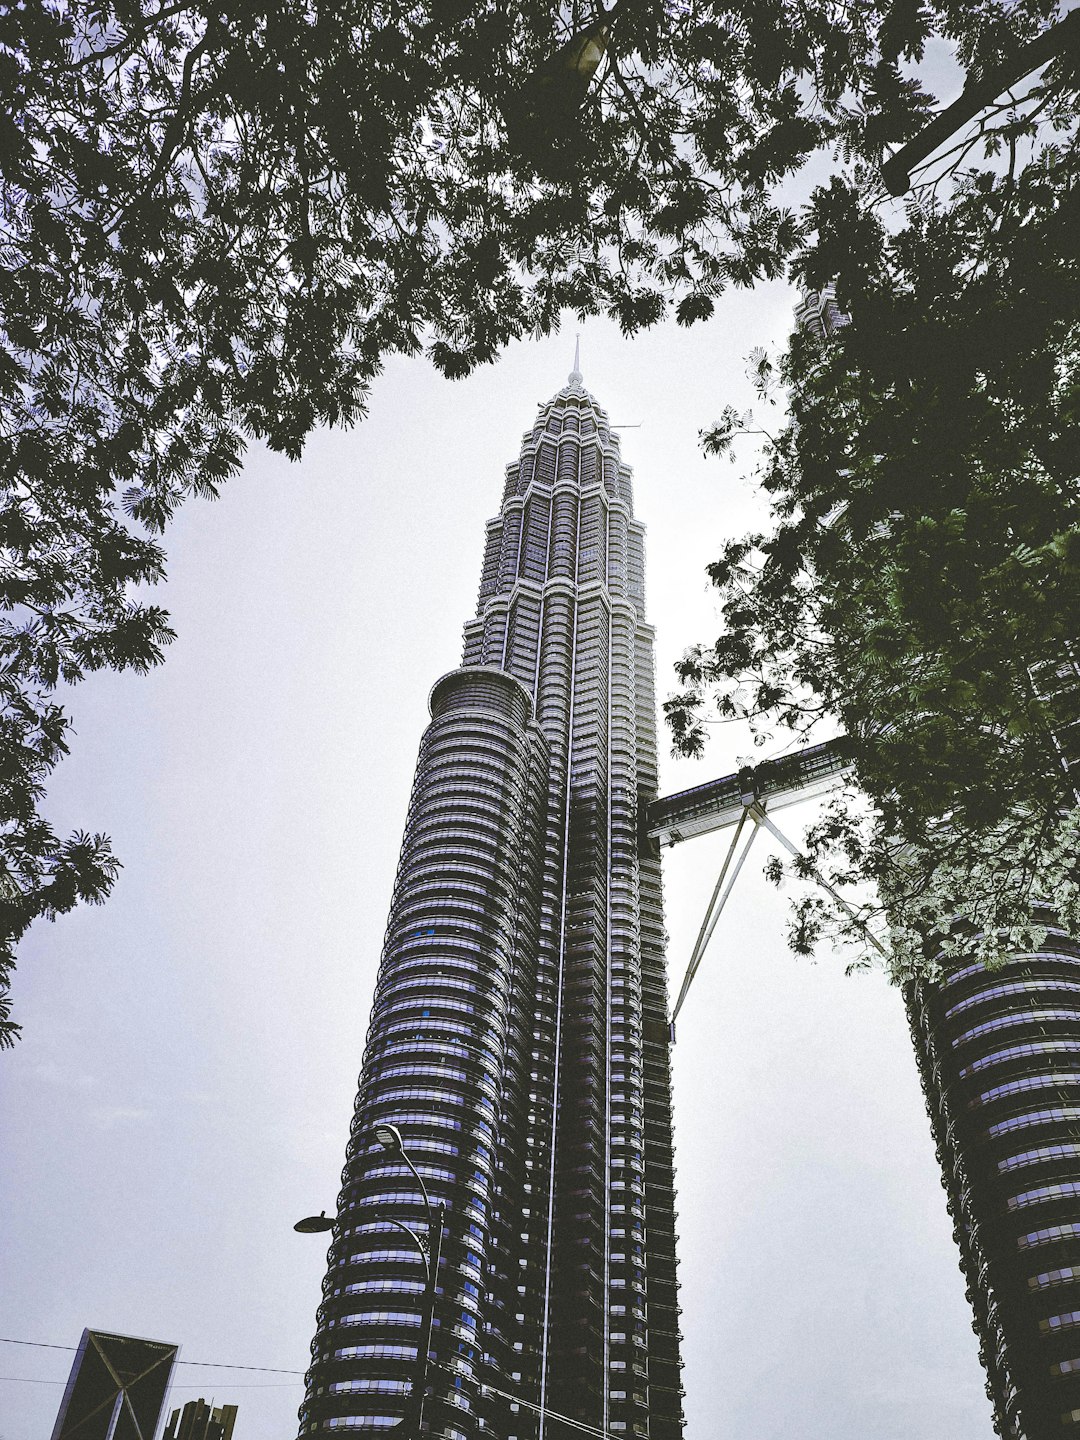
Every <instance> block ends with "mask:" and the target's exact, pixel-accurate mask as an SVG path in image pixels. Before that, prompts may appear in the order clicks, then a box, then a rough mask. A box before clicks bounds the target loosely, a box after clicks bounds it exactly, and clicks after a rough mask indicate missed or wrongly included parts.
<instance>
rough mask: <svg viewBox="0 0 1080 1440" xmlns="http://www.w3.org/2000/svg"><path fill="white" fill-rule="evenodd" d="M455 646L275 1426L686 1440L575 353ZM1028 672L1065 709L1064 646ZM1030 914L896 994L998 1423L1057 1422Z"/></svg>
mask: <svg viewBox="0 0 1080 1440" xmlns="http://www.w3.org/2000/svg"><path fill="white" fill-rule="evenodd" d="M463 660H464V663H463V665H462V667H461V668H460V669H458V670H455V671H452V672H451V673H450V674H449V675H445V676H444V677H443V678H442V679H441V680H440V681H439V682H438V683H437V684H436V685H435V687H434V689H433V690H432V692H431V716H432V719H431V724H430V726H429V727H428V729H427V731H426V733H425V735H424V737H423V740H422V741H421V745H420V757H419V761H418V763H417V769H416V778H415V782H414V785H413V791H412V798H411V801H410V805H409V812H408V818H407V822H406V827H405V837H404V841H403V845H402V850H401V858H400V862H399V866H398V873H397V881H396V884H395V888H394V894H393V899H392V902H391V908H390V918H389V923H388V927H387V932H386V942H385V946H384V949H383V954H382V961H381V966H380V970H379V977H378V983H377V988H376V994H375V1004H374V1008H373V1011H372V1018H371V1026H370V1029H369V1032H368V1037H367V1045H366V1049H365V1053H364V1065H363V1073H362V1075H361V1080H360V1093H359V1096H358V1098H357V1102H356V1113H355V1118H354V1121H353V1127H352V1138H351V1140H350V1142H349V1147H348V1156H347V1163H346V1166H345V1170H344V1173H343V1177H342V1178H343V1188H342V1191H341V1194H340V1196H339V1200H338V1212H337V1221H336V1227H335V1237H334V1243H333V1245H332V1246H331V1249H330V1255H329V1267H328V1271H327V1275H326V1279H325V1281H324V1284H323V1301H322V1305H321V1306H320V1309H319V1318H318V1330H317V1333H316V1336H315V1340H314V1342H313V1344H312V1364H311V1368H310V1370H309V1371H308V1374H307V1393H306V1397H305V1400H304V1404H303V1407H302V1409H301V1412H300V1421H301V1429H300V1434H301V1436H308V1435H313V1434H328V1433H330V1432H331V1431H336V1430H352V1431H362V1432H368V1433H374V1432H378V1431H390V1430H394V1429H397V1434H398V1436H399V1437H401V1440H414V1437H415V1435H416V1433H417V1430H418V1428H419V1419H420V1417H419V1415H418V1399H419V1396H420V1394H421V1393H423V1392H424V1391H425V1390H426V1392H427V1397H428V1398H427V1399H426V1401H425V1402H424V1404H425V1408H424V1413H423V1417H422V1418H423V1432H424V1433H425V1434H430V1435H432V1436H439V1437H441V1440H484V1437H491V1440H546V1437H550V1440H569V1437H570V1436H572V1435H574V1434H577V1435H588V1434H593V1435H603V1436H608V1437H620V1436H623V1435H625V1436H627V1437H639V1440H679V1437H680V1436H681V1434H682V1425H683V1420H682V1400H681V1397H682V1391H681V1388H680V1369H679V1329H678V1315H679V1310H678V1306H677V1303H676V1280H675V1234H674V1218H675V1217H674V1210H673V1200H674V1191H673V1188H672V1184H673V1171H672V1163H673V1161H672V1136H671V1089H670V1069H669V1030H668V1023H667V1020H668V1005H667V990H666V980H665V968H664V926H663V913H662V905H661V893H660V863H659V859H658V857H657V853H656V850H655V848H654V846H653V843H652V842H651V841H649V839H648V838H647V835H648V832H649V831H650V830H652V832H653V833H654V834H655V833H658V831H657V827H656V824H655V823H653V822H654V821H655V819H656V815H657V814H658V813H659V812H660V811H662V810H664V806H659V807H656V806H654V807H653V817H652V820H650V818H649V814H648V811H649V807H650V805H651V804H652V802H653V801H654V800H655V796H656V788H657V767H656V709H655V697H654V688H653V632H652V630H651V628H650V627H649V625H648V624H647V623H646V620H645V586H644V535H643V527H642V525H641V524H640V522H638V521H637V520H635V518H634V514H633V500H632V494H631V477H630V471H629V469H628V468H627V466H625V465H624V464H623V463H622V461H621V459H620V456H619V443H618V438H617V436H616V435H614V434H613V433H612V431H611V428H610V426H609V423H608V417H607V415H606V413H605V412H604V411H603V410H602V409H601V408H600V407H599V406H598V405H597V403H596V401H595V400H594V399H593V398H592V396H591V395H589V394H588V392H587V391H586V390H585V389H584V388H583V385H582V380H581V375H580V374H579V373H578V371H577V369H576V368H575V370H574V371H573V372H572V374H571V375H570V380H569V384H568V385H567V386H566V387H565V388H564V389H563V390H560V391H559V393H558V394H557V395H556V396H555V397H554V399H553V400H551V401H550V402H549V403H548V404H546V405H544V406H541V407H540V410H539V413H538V415H537V418H536V421H535V423H534V425H533V428H532V430H531V431H530V432H529V433H528V434H527V435H526V436H525V439H524V443H523V445H522V449H521V455H520V458H519V459H518V461H517V463H516V464H514V465H511V466H509V467H508V469H507V475H506V486H505V490H504V494H503V502H502V509H501V511H500V513H499V515H498V516H497V517H496V518H495V519H494V520H492V521H490V522H489V524H488V533H487V543H486V546H485V550H484V563H483V573H482V576H481V583H480V603H479V607H478V613H477V616H476V618H475V619H474V620H472V621H470V622H469V623H468V624H467V625H466V627H465V652H464V657H463ZM1044 663H1047V664H1049V663H1050V661H1049V660H1047V661H1046V662H1044ZM1052 669H1053V674H1052V676H1051V682H1052V688H1053V689H1054V690H1055V691H1060V692H1061V693H1063V694H1068V695H1070V696H1080V659H1078V658H1076V657H1075V656H1071V655H1070V656H1065V657H1061V658H1060V662H1058V661H1056V660H1055V661H1053V664H1052ZM1074 708H1075V707H1074ZM1078 736H1080V719H1077V720H1076V722H1075V723H1074V725H1073V728H1072V729H1071V730H1070V731H1069V732H1068V735H1066V734H1065V732H1064V731H1062V733H1061V735H1059V736H1058V739H1059V741H1060V742H1061V746H1062V747H1063V748H1062V754H1065V755H1067V757H1069V763H1070V764H1072V765H1074V766H1075V769H1076V772H1077V774H1078V775H1080V740H1078V738H1077V737H1078ZM1069 737H1071V738H1069ZM729 780H730V782H731V783H730V784H728V782H726V781H724V782H716V783H715V784H714V785H711V786H706V787H702V789H701V794H699V793H698V791H693V792H687V794H688V796H689V798H690V800H692V801H694V802H695V803H697V802H698V801H700V800H701V795H705V794H712V792H713V791H714V790H715V791H717V793H722V794H726V793H727V790H730V789H731V788H732V786H734V791H733V793H734V794H735V796H736V797H738V796H739V794H740V791H741V790H745V789H746V785H745V784H743V783H741V777H737V776H732V777H729ZM1078 783H1080V782H1078ZM680 799H681V797H671V798H669V800H668V801H667V802H665V805H666V806H667V809H668V810H670V809H671V808H672V807H673V806H674V808H675V809H676V810H678V809H679V808H680V805H679V802H680ZM753 799H754V797H753V796H752V795H747V796H744V797H743V802H742V803H743V804H747V803H750V802H751V801H753ZM682 808H685V807H682ZM691 808H693V807H691ZM1045 919H1046V923H1047V933H1046V938H1045V941H1044V942H1043V943H1042V944H1041V945H1040V946H1039V947H1037V948H1036V949H1034V950H1033V951H1032V952H1031V953H1028V954H1025V955H1017V956H1015V957H1014V958H1013V959H1012V960H1011V961H1010V962H1009V963H1008V965H1006V966H1005V967H1004V969H1003V970H1000V971H997V972H988V971H984V970H983V969H982V967H981V966H979V965H966V966H961V967H959V968H957V967H955V966H953V967H951V968H949V966H948V962H947V961H945V962H944V963H945V965H946V969H947V973H946V975H945V977H944V979H943V980H942V982H941V983H939V984H929V983H927V982H919V983H918V984H914V985H910V986H909V987H908V989H907V994H906V999H907V1003H908V1013H909V1020H910V1025H911V1033H912V1039H913V1042H914V1046H915V1052H916V1059H917V1061H918V1064H919V1068H920V1073H921V1076H922V1081H923V1086H924V1090H925V1093H926V1098H927V1106H928V1109H929V1112H930V1118H931V1122H932V1128H933V1133H934V1138H935V1141H936V1144H937V1151H938V1157H939V1160H940V1161H941V1165H942V1170H943V1184H944V1186H945V1189H946V1192H947V1198H948V1205H949V1209H950V1211H951V1214H952V1216H953V1220H954V1224H955V1231H954V1233H955V1236H956V1240H957V1244H958V1247H959V1252H960V1260H961V1267H962V1269H963V1271H964V1273H965V1277H966V1280H967V1287H968V1295H969V1298H970V1300H971V1302H972V1306H973V1310H974V1328H975V1329H976V1332H977V1334H978V1337H979V1342H980V1351H981V1356H982V1361H983V1365H984V1367H985V1370H986V1374H987V1392H988V1395H989V1398H990V1400H991V1404H992V1407H993V1413H994V1425H995V1428H996V1429H997V1431H998V1433H999V1434H1000V1435H1001V1436H1002V1437H1004V1440H1057V1437H1059V1436H1060V1437H1067V1436H1069V1435H1078V1434H1080V945H1078V944H1077V942H1076V939H1075V938H1074V937H1071V936H1068V935H1065V934H1062V932H1061V931H1060V929H1059V928H1058V927H1057V926H1056V924H1055V921H1054V917H1053V916H1052V915H1050V914H1049V913H1047V915H1046V916H1045ZM421 1241H424V1245H421V1244H420V1242H421ZM433 1273H434V1274H435V1279H436V1285H435V1293H434V1296H432V1290H431V1286H430V1285H429V1283H428V1281H429V1276H431V1275H432V1274H433ZM429 1327H430V1344H429V1343H428V1342H429ZM397 1427H400V1428H397Z"/></svg>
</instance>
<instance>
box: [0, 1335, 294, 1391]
mask: <svg viewBox="0 0 1080 1440" xmlns="http://www.w3.org/2000/svg"><path fill="white" fill-rule="evenodd" d="M0 1345H29V1346H31V1347H32V1348H33V1349H35V1350H77V1349H78V1348H79V1347H78V1346H77V1345H52V1344H50V1343H49V1342H48V1341H47V1340H11V1339H9V1338H8V1337H7V1336H4V1335H0ZM176 1364H177V1365H194V1366H195V1367H196V1369H199V1370H257V1371H258V1372H259V1373H260V1374H263V1375H303V1374H305V1373H306V1372H305V1371H303V1370H282V1369H279V1368H278V1367H277V1366H274V1365H225V1364H223V1363H222V1362H221V1361H220V1360H177V1361H176ZM57 1383H62V1382H57ZM180 1388H185V1389H186V1388H187V1387H186V1386H185V1387H180ZM196 1388H197V1387H196Z"/></svg>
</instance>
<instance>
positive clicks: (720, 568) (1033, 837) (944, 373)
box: [668, 91, 1080, 974]
mask: <svg viewBox="0 0 1080 1440" xmlns="http://www.w3.org/2000/svg"><path fill="white" fill-rule="evenodd" d="M1054 103H1055V113H1054V117H1053V118H1054V121H1055V123H1056V124H1057V125H1059V126H1060V127H1061V130H1062V132H1064V134H1067V135H1068V136H1069V138H1070V139H1072V138H1074V137H1073V135H1072V132H1073V131H1074V129H1075V122H1076V117H1077V112H1076V108H1075V104H1074V97H1070V96H1069V95H1068V94H1067V93H1065V92H1064V91H1060V92H1059V93H1058V94H1057V96H1056V98H1055V102H1054ZM1043 141H1044V143H1043V144H1042V145H1040V146H1037V147H1035V148H1033V149H1031V150H1030V153H1029V154H1028V157H1027V159H1026V161H1018V162H1017V163H1015V164H1013V165H1012V166H1011V167H1010V168H1008V169H1006V168H1005V167H1003V166H999V167H997V168H995V169H990V168H983V169H972V170H965V171H964V172H963V173H962V174H959V175H957V176H954V177H953V178H952V186H951V189H950V191H949V193H948V195H942V196H939V197H938V198H935V197H933V196H932V195H926V194H923V195H921V196H917V197H916V199H915V200H914V201H913V203H911V204H910V206H909V207H908V210H907V214H906V218H905V219H904V221H903V223H902V224H900V225H899V226H896V227H894V228H888V227H887V225H886V223H885V222H884V220H883V219H882V218H881V217H880V216H879V215H877V214H875V213H874V212H873V211H872V210H870V209H868V208H867V207H865V206H864V205H863V204H862V202H861V198H860V196H859V195H858V194H856V193H855V192H854V190H853V189H852V188H851V187H850V186H849V185H848V184H847V183H846V182H845V181H844V180H843V179H842V178H840V177H837V178H834V179H833V181H832V182H831V184H830V186H828V187H827V188H824V189H822V190H820V191H819V192H818V193H817V194H816V195H815V197H814V200H813V203H812V206H811V210H812V225H813V227H814V230H815V241H814V243H812V244H811V245H810V246H808V247H807V249H806V251H805V252H804V254H803V255H802V256H800V257H799V260H798V262H797V263H798V269H799V271H800V272H801V274H802V275H803V276H804V278H805V280H806V282H807V283H808V284H810V285H812V286H815V287H819V286H821V285H822V284H823V282H824V281H825V280H826V279H828V280H835V283H836V292H837V301H838V303H839V305H840V306H841V308H842V309H843V310H844V311H845V312H846V313H847V315H848V316H850V323H849V324H847V325H846V326H844V327H843V328H838V329H837V330H836V331H835V333H834V335H833V336H832V338H831V339H829V340H827V341H823V340H822V339H821V338H820V337H818V336H815V335H814V334H813V333H810V332H805V331H804V332H802V333H799V334H797V335H796V336H794V337H793V339H792V342H791V346H790V349H789V351H788V353H787V355H786V356H785V358H784V359H783V361H782V366H781V368H782V374H783V379H784V381H785V383H786V385H787V387H788V393H789V401H790V415H789V420H788V423H787V424H786V426H784V427H782V428H779V429H778V433H777V434H776V436H775V437H772V438H770V439H769V440H768V441H767V442H766V444H765V449H764V456H765V458H764V464H763V469H762V472H761V476H762V480H763V483H764V485H765V487H766V489H767V490H768V491H769V492H770V493H771V495H772V499H773V505H774V516H775V525H774V528H773V529H772V530H771V531H769V532H768V533H762V534H758V535H753V536H747V537H744V538H742V539H740V540H738V541H733V542H731V543H729V544H728V545H727V546H726V547H725V548H724V550H723V552H722V553H721V555H720V557H719V558H718V560H717V561H716V563H715V564H714V565H713V566H712V567H711V571H710V574H711V578H712V580H713V582H714V583H715V585H716V586H717V588H718V590H719V592H720V594H721V596H722V597H723V598H722V607H723V617H724V632H723V634H722V635H721V636H720V638H719V639H718V640H717V641H716V642H715V643H714V644H713V645H711V646H700V647H697V648H696V649H694V650H692V651H691V652H689V653H688V654H687V655H686V656H685V658H684V660H683V662H682V664H681V666H680V674H681V679H682V680H683V682H684V688H683V690H682V692H681V693H680V694H679V695H677V696H675V697H674V698H673V699H672V700H671V701H669V702H668V716H669V720H670V722H671V725H672V730H673V734H674V737H675V740H676V743H677V745H678V746H679V748H681V749H682V750H684V751H687V752H694V751H697V750H700V748H701V746H702V744H703V741H704V737H705V734H706V725H707V713H706V700H707V699H708V698H709V697H710V695H712V697H713V698H714V700H715V704H716V707H717V709H718V711H719V714H720V715H722V716H742V717H744V718H745V717H748V718H750V719H751V720H752V721H753V722H754V724H755V726H756V727H757V728H758V730H759V733H760V734H761V735H762V736H764V735H766V734H769V733H774V732H775V729H776V727H780V729H781V730H785V729H786V730H790V731H793V732H796V733H802V732H804V731H806V730H808V729H809V728H811V727H812V726H813V725H814V724H815V723H816V722H817V721H818V720H819V719H821V718H823V717H828V718H829V720H830V722H832V723H835V721H836V720H839V722H840V723H841V724H842V726H843V727H844V729H845V731H846V732H847V733H848V735H849V736H850V737H851V741H852V745H853V752H854V755H855V759H856V770H857V776H858V780H859V783H860V785H861V787H862V789H863V791H864V792H865V794H867V795H868V796H869V797H870V798H871V800H872V801H873V804H874V807H875V808H874V813H873V815H872V816H860V815H858V814H857V812H856V811H854V810H853V809H852V808H851V806H850V804H848V803H845V804H844V805H841V806H839V807H834V808H833V809H832V810H831V811H830V812H829V814H828V816H827V817H826V819H825V820H823V821H822V822H821V824H820V825H818V826H817V827H815V828H814V830H812V832H811V834H810V837H809V852H808V853H809V854H810V857H811V858H812V859H813V860H814V862H815V863H816V864H819V865H821V864H824V863H825V861H826V860H828V861H829V862H830V863H831V864H832V866H833V870H832V876H833V879H834V880H837V881H840V882H847V883H855V884H857V883H859V882H862V881H867V880H869V881H872V882H873V883H874V885H875V887H876V894H877V899H873V898H872V899H870V900H867V902H866V904H865V905H864V906H863V908H862V910H861V912H860V914H861V919H862V920H866V919H867V918H868V917H871V916H873V915H874V914H879V915H880V916H881V918H882V919H883V920H884V921H885V923H886V924H887V926H888V928H889V930H890V932H891V934H890V938H891V942H892V945H893V947H894V950H895V953H896V955H897V965H898V969H899V971H900V973H903V974H909V973H912V972H913V971H914V970H918V969H919V968H920V966H921V965H922V955H923V937H925V936H927V935H936V936H937V937H938V939H939V941H940V940H943V941H944V943H945V944H946V948H947V950H948V951H949V953H952V952H954V951H955V952H957V953H960V952H963V953H971V954H977V955H979V956H980V957H981V958H984V959H987V958H989V959H1000V958H1001V957H1002V955H1004V954H1005V953H1006V952H1007V951H1008V950H1009V949H1010V948H1024V947H1025V946H1026V945H1029V944H1030V943H1032V938H1033V937H1035V938H1037V936H1038V932H1039V928H1040V926H1041V925H1042V924H1043V923H1044V921H1045V917H1046V913H1047V909H1046V907H1047V906H1049V907H1050V909H1051V910H1053V911H1054V912H1056V914H1057V916H1058V918H1059V920H1061V921H1062V922H1063V923H1064V924H1065V925H1066V926H1067V927H1068V928H1070V929H1072V930H1073V932H1074V933H1077V931H1078V930H1080V645H1078V637H1080V483H1078V481H1080V431H1078V428H1077V420H1078V418H1080V272H1078V270H1077V266H1076V254H1077V240H1076V237H1077V235H1078V234H1080V158H1078V154H1077V150H1076V147H1075V144H1073V143H1069V144H1066V143H1060V144H1059V143H1054V141H1053V137H1052V135H1049V136H1048V135H1046V134H1044V136H1043ZM746 418H747V417H744V418H743V419H740V417H738V416H737V415H736V414H735V412H734V411H733V410H731V409H730V408H729V410H728V411H726V412H725V414H724V416H723V418H722V419H721V421H720V422H718V424H717V425H716V426H715V427H714V429H713V430H712V431H711V432H710V433H709V434H708V435H707V436H706V437H705V443H706V446H707V448H710V449H712V450H714V451H716V452H719V453H723V452H725V451H728V452H730V450H731V447H732V445H733V443H734V441H735V440H736V439H737V437H738V436H739V435H740V434H741V433H744V432H745V431H747V430H750V429H751V428H752V424H746V423H745V420H746ZM879 905H880V906H881V910H880V911H879V909H878V906H879ZM957 920H959V921H960V922H962V923H959V924H958V923H957ZM823 926H825V927H826V928H832V929H839V930H841V931H842V932H844V933H846V934H847V935H848V936H849V937H850V938H852V939H854V940H856V941H858V939H859V933H858V932H859V927H858V925H857V924H853V923H851V922H850V921H848V920H846V919H845V918H844V917H843V916H842V915H841V914H840V913H839V912H838V911H837V910H836V909H835V908H834V907H832V906H831V905H829V904H827V903H823V902H822V901H821V899H820V897H813V898H811V899H810V900H807V901H804V902H801V903H800V907H799V910H798V913H797V916H796V922H795V928H794V932H793V943H794V944H795V946H796V948H798V949H800V950H807V949H809V948H811V947H812V946H813V944H814V943H815V941H816V939H817V938H818V936H819V935H820V933H821V930H822V927H823Z"/></svg>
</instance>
